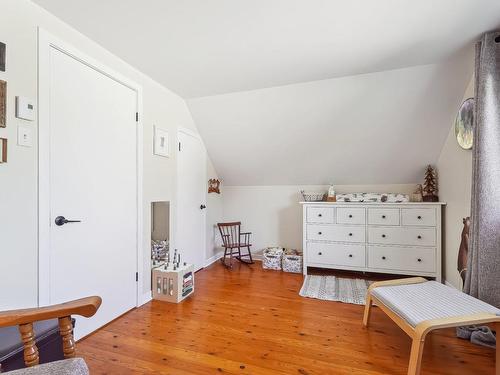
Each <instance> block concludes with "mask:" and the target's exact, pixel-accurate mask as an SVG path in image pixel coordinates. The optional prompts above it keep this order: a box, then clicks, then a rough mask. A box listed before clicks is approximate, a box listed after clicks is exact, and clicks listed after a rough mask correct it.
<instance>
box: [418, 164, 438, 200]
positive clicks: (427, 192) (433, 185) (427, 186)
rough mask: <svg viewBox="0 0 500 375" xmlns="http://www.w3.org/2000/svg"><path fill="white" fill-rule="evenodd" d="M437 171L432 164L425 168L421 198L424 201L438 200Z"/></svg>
mask: <svg viewBox="0 0 500 375" xmlns="http://www.w3.org/2000/svg"><path fill="white" fill-rule="evenodd" d="M437 193H438V187H437V173H436V170H435V169H434V168H432V166H430V165H428V166H427V168H426V169H425V177H424V189H423V194H422V195H423V199H424V202H438V201H439V198H438V195H437Z"/></svg>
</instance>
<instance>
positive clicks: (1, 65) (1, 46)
mask: <svg viewBox="0 0 500 375" xmlns="http://www.w3.org/2000/svg"><path fill="white" fill-rule="evenodd" d="M0 72H5V43H2V42H0Z"/></svg>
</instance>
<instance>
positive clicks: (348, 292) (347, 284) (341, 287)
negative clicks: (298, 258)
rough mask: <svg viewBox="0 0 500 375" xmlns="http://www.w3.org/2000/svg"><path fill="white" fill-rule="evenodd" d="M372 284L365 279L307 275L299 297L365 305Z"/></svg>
mask: <svg viewBox="0 0 500 375" xmlns="http://www.w3.org/2000/svg"><path fill="white" fill-rule="evenodd" d="M371 283H372V281H369V280H363V279H348V278H342V277H336V276H317V275H307V276H306V278H305V279H304V284H303V285H302V288H301V289H300V292H299V295H301V296H302V297H309V298H316V299H321V300H325V301H340V302H344V303H352V304H355V305H364V304H365V296H366V292H367V290H368V287H369V286H370V284H371Z"/></svg>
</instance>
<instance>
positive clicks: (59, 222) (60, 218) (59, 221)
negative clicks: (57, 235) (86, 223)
mask: <svg viewBox="0 0 500 375" xmlns="http://www.w3.org/2000/svg"><path fill="white" fill-rule="evenodd" d="M80 222H81V220H68V219H66V218H65V217H64V216H58V217H56V218H55V220H54V223H56V225H57V226H59V227H60V226H61V225H64V224H68V223H80Z"/></svg>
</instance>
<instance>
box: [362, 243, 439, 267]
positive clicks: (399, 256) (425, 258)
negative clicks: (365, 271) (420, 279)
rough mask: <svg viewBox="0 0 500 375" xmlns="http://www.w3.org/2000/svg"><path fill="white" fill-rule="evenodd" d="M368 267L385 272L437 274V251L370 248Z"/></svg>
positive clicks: (386, 247) (430, 249) (429, 249)
mask: <svg viewBox="0 0 500 375" xmlns="http://www.w3.org/2000/svg"><path fill="white" fill-rule="evenodd" d="M368 267H369V268H376V269H384V270H398V271H418V272H429V273H431V272H435V271H436V249H434V248H409V247H406V248H405V247H392V246H391V247H389V246H369V247H368Z"/></svg>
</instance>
